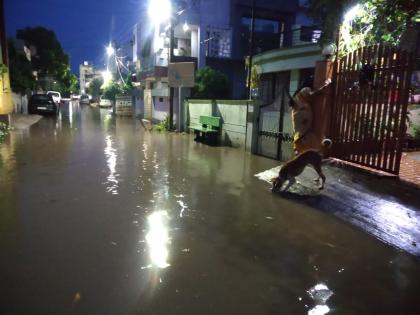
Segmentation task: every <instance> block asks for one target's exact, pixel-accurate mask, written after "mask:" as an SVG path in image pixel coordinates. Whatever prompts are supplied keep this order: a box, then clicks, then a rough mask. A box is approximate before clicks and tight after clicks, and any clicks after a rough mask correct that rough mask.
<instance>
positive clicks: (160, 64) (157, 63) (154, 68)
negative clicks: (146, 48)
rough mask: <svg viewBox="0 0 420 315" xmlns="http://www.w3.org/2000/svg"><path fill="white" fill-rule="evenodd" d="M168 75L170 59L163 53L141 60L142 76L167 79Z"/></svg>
mask: <svg viewBox="0 0 420 315" xmlns="http://www.w3.org/2000/svg"><path fill="white" fill-rule="evenodd" d="M167 75H168V59H167V58H166V57H165V56H164V55H163V53H155V54H153V55H150V56H147V57H142V58H140V76H141V77H142V78H147V77H165V76H167Z"/></svg>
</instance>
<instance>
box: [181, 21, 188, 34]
mask: <svg viewBox="0 0 420 315" xmlns="http://www.w3.org/2000/svg"><path fill="white" fill-rule="evenodd" d="M182 30H183V31H184V33H186V32H188V31H189V30H190V27H189V25H188V23H187V21H185V23H184V25H183V26H182Z"/></svg>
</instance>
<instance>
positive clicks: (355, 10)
mask: <svg viewBox="0 0 420 315" xmlns="http://www.w3.org/2000/svg"><path fill="white" fill-rule="evenodd" d="M359 12H360V4H359V3H358V4H356V5H354V6H353V7H351V8H350V9H349V10H348V11H347V12H346V13H345V14H344V23H351V22H352V21H353V20H354V19H355V18H356V17H357V16H358V15H359Z"/></svg>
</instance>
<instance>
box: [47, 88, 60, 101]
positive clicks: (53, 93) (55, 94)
mask: <svg viewBox="0 0 420 315" xmlns="http://www.w3.org/2000/svg"><path fill="white" fill-rule="evenodd" d="M47 94H48V95H51V96H52V98H53V100H54V102H56V103H57V104H60V103H61V94H60V92H56V91H48V92H47Z"/></svg>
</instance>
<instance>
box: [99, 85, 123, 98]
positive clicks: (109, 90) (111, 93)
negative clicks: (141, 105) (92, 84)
mask: <svg viewBox="0 0 420 315" xmlns="http://www.w3.org/2000/svg"><path fill="white" fill-rule="evenodd" d="M121 93H122V90H121V87H120V85H119V84H118V83H117V82H115V81H111V82H110V83H109V84H107V85H106V86H105V87H104V88H103V95H104V96H105V98H107V99H109V100H111V101H115V96H116V95H118V94H121Z"/></svg>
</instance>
